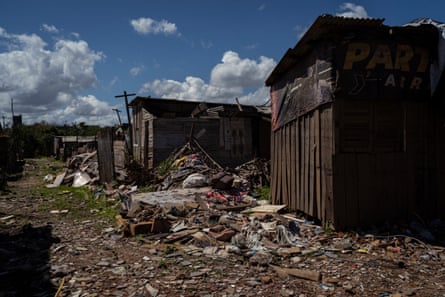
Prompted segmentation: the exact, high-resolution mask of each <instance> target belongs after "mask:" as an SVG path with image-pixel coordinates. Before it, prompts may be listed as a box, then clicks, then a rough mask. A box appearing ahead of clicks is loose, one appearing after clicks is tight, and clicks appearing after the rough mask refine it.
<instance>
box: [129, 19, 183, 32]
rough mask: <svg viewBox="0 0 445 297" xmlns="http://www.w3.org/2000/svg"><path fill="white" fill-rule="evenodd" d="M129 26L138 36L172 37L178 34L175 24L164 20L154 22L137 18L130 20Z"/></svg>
mask: <svg viewBox="0 0 445 297" xmlns="http://www.w3.org/2000/svg"><path fill="white" fill-rule="evenodd" d="M130 24H131V26H133V29H134V30H135V31H136V32H138V33H140V34H164V35H172V34H177V33H178V28H177V27H176V24H174V23H170V22H169V21H166V20H161V21H156V20H153V19H151V18H139V19H134V20H131V21H130Z"/></svg>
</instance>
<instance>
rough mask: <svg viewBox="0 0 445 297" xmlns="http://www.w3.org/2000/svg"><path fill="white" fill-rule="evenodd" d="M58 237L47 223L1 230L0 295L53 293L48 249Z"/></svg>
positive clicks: (41, 295) (52, 294) (40, 296)
mask: <svg viewBox="0 0 445 297" xmlns="http://www.w3.org/2000/svg"><path fill="white" fill-rule="evenodd" d="M58 241H59V240H58V239H57V238H54V237H53V236H52V228H51V226H50V225H46V226H43V227H33V226H32V225H30V224H28V225H25V226H23V227H22V228H21V229H19V230H1V231H0V263H1V264H0V297H10V296H32V297H44V296H45V297H46V296H54V294H55V292H56V290H57V288H55V287H54V286H53V285H52V283H51V281H50V267H51V266H50V264H49V248H50V247H51V245H52V244H53V243H55V242H58Z"/></svg>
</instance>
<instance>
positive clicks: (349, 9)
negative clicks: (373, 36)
mask: <svg viewBox="0 0 445 297" xmlns="http://www.w3.org/2000/svg"><path fill="white" fill-rule="evenodd" d="M339 10H340V12H339V13H337V16H343V17H350V18H368V13H367V12H366V9H365V8H364V7H363V6H360V5H356V4H354V3H348V2H346V3H343V4H342V5H340V7H339Z"/></svg>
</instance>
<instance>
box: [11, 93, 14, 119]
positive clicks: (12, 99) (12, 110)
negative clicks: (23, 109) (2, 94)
mask: <svg viewBox="0 0 445 297" xmlns="http://www.w3.org/2000/svg"><path fill="white" fill-rule="evenodd" d="M11 114H12V118H14V98H12V97H11Z"/></svg>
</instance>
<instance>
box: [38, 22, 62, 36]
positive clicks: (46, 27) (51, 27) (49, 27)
mask: <svg viewBox="0 0 445 297" xmlns="http://www.w3.org/2000/svg"><path fill="white" fill-rule="evenodd" d="M42 30H43V31H46V32H48V33H54V34H57V33H59V29H57V28H56V26H54V25H48V24H43V25H42Z"/></svg>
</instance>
